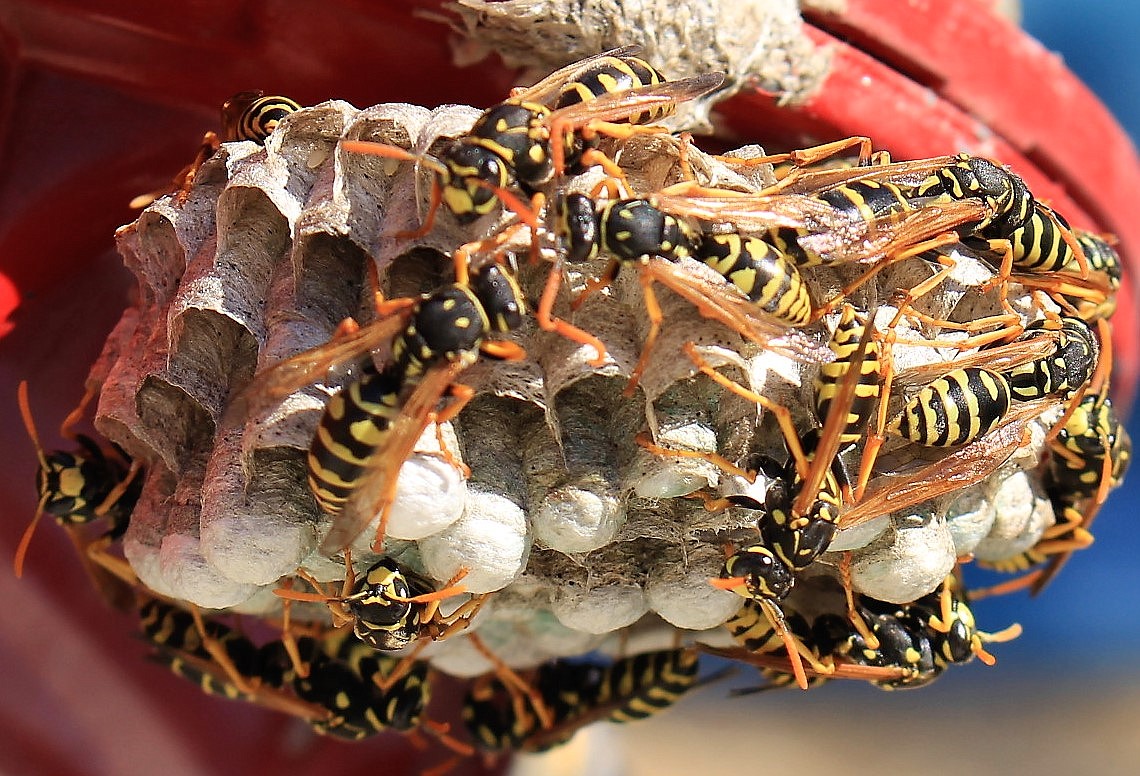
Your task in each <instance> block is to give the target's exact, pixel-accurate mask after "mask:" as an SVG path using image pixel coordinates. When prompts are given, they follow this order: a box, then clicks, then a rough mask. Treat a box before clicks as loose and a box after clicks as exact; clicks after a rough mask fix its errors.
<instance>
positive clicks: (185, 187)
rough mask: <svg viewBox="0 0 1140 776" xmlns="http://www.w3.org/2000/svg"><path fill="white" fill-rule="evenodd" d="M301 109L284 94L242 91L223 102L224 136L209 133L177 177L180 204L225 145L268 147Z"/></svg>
mask: <svg viewBox="0 0 1140 776" xmlns="http://www.w3.org/2000/svg"><path fill="white" fill-rule="evenodd" d="M300 109H301V106H300V105H299V104H297V103H296V102H294V101H293V100H291V99H289V98H288V97H282V96H280V95H272V96H266V95H265V92H262V91H249V92H238V93H237V94H235V95H234V96H233V97H230V98H229V99H228V100H226V101H225V102H224V103H222V134H221V136H220V137H219V136H218V134H217V133H216V132H212V131H211V132H207V133H206V134H205V135H203V137H202V144H201V146H199V148H198V153H197V154H196V155H195V156H194V160H193V161H192V162H190V164H188V165H186V166H185V167H183V168H182V170H180V171H179V173H178V174H177V175H175V176H174V181H173V184H172V188H171V191H176V192H178V197H179V201H182V200H183V199H185V197H186V196H187V195H188V194H189V193H190V187H191V186H193V184H194V176H195V175H197V173H198V170H199V168H201V166H202V165H203V164H205V163H206V160H208V159H209V158H210V157H211V156H213V155H214V154H215V153H216V152H217V150H218V149H219V148H220V147H221V144H222V143H230V142H237V141H242V140H250V141H253V142H254V143H257V144H259V145H264V143H265V139H266V138H267V137H269V135H270V134H271V133H272V132H273V130H275V129H276V128H277V125H278V124H279V123H281V120H282V119H283V118H285V117H286V116H288V115H289V114H290V113H293V112H295V111H299V110H300ZM164 193H165V192H164V191H158V192H151V193H149V194H142V195H140V196H137V197H135V198H134V199H132V200H131V203H130V207H131V209H133V210H139V209H142V208H144V207H146V206H147V205H149V204H150V203H151V202H154V201H155V200H156V199H158V198H159V197H160V196H162V195H163V194H164Z"/></svg>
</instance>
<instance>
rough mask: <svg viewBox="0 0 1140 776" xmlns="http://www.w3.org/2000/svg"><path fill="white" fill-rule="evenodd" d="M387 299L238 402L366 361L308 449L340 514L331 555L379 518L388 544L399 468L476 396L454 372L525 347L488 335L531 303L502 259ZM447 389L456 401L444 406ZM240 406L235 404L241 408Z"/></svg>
mask: <svg viewBox="0 0 1140 776" xmlns="http://www.w3.org/2000/svg"><path fill="white" fill-rule="evenodd" d="M464 269H466V267H465V266H464ZM384 307H385V308H386V309H387V308H394V311H393V310H392V309H388V312H389V314H388V315H387V316H386V317H382V318H380V319H379V320H377V321H375V322H373V323H371V324H369V325H367V326H365V327H362V328H361V327H358V326H356V325H355V323H350V324H348V325H345V324H342V327H341V329H340V330H338V332H337V334H336V335H334V337H333V339H332V341H331V342H329V343H327V344H325V345H320V346H317V347H315V348H312V349H310V350H307V351H305V352H303V353H300V354H298V355H296V356H293V357H292V358H289V359H286V360H285V361H282V362H281V363H279V364H276V365H274V366H273V367H270V368H269V369H267V370H265V371H263V372H261V373H260V374H259V375H257V376H256V377H255V378H254V380H253V381H252V382H251V383H250V385H249V386H247V387H246V388H245V389H244V390H243V392H242V394H241V395H240V397H239V400H238V401H237V402H235V404H234V407H238V408H243V409H244V408H248V406H250V405H253V406H255V407H261V406H265V405H266V404H269V403H271V402H273V401H275V400H280V399H282V398H284V397H285V396H287V395H289V394H290V393H292V392H293V391H295V390H298V389H300V388H303V387H305V386H307V385H310V384H312V383H314V382H316V381H318V380H320V379H321V378H322V377H323V376H324V375H325V373H326V372H328V370H329V369H331V368H332V367H334V366H338V365H342V364H347V363H354V362H356V363H359V364H360V366H359V375H358V376H357V377H356V378H355V379H353V380H351V381H350V382H349V383H348V384H347V385H346V386H345V387H344V388H343V389H342V390H341V391H340V392H339V393H337V394H334V395H333V397H332V398H331V399H330V400H329V404H328V406H327V407H326V410H325V413H324V415H323V416H322V418H321V420H320V423H319V424H318V428H317V433H316V435H315V437H314V441H313V444H312V447H311V448H310V451H309V456H308V466H309V483H310V486H311V488H312V490H313V493H314V496H315V497H316V499H317V502H318V504H319V505H320V506H321V508H322V509H323V510H324V511H326V512H328V513H329V514H331V515H333V518H334V521H333V525H332V528H331V529H330V531H329V533H328V535H327V536H325V538H324V540H323V541H322V542H321V545H320V550H321V552H323V553H325V554H331V553H334V552H336V551H338V550H341V549H343V548H344V547H346V546H347V545H348V544H349V543H351V542H352V541H353V540H354V539H355V538H356V537H357V536H358V535H359V534H360V533H361V532H362V531H364V529H365V528H366V527H367V526H368V524H369V523H370V522H371V521H372V520H373V519H376V518H377V516H379V520H378V526H377V529H376V539H375V541H374V542H373V544H374V546H375V547H376V548H377V549H378V548H379V547H380V546H381V544H382V543H383V539H384V531H385V528H386V526H387V517H388V512H389V510H390V509H391V506H392V502H393V500H394V499H395V495H396V482H397V475H398V473H399V469H400V467H401V466H402V465H403V463H404V461H406V460H407V458H408V457H409V456H410V455H411V453H412V451H413V449H414V448H415V444H416V442H417V441H418V439H419V437H420V435H421V434H422V433H423V431H424V430H425V429H426V428H427V426H428V425H429V423H431V422H432V421H433V420H434V421H435V422H437V423H442V422H445V421H447V420H449V419H450V418H452V417H454V416H455V415H456V414H457V413H458V412H459V410H460V409H461V408H462V407H463V405H464V404H465V403H466V402H467V400H469V399H470V397H471V392H470V390H469V389H467V388H466V386H461V385H459V384H457V383H456V382H455V378H456V377H457V376H458V375H459V373H461V372H462V371H463V370H464V369H466V368H467V367H468V366H470V365H471V364H473V363H475V361H476V360H477V359H478V358H479V354H480V352H483V353H487V354H490V355H492V356H494V357H497V358H509V359H515V358H521V357H522V355H523V353H522V350H521V348H519V347H518V346H517V345H514V344H513V343H510V342H504V341H490V340H488V339H487V336H488V335H489V334H492V333H503V331H505V330H507V329H510V328H514V327H516V326H518V325H519V323H521V321H522V314H523V310H524V309H525V301H524V300H523V298H522V292H521V291H520V290H519V288H518V285H517V284H516V282H515V281H514V278H513V277H512V276H511V275H510V274H508V273H507V271H506V270H505V269H504V268H503V267H501V266H500V265H498V264H494V263H491V264H487V265H485V266H483V267H480V268H478V269H477V270H475V271H472V272H471V273H470V276H469V277H467V276H464V277H463V278H462V279H461V281H460V282H458V283H454V284H451V285H447V286H444V287H442V288H440V289H438V290H436V291H433V292H432V293H430V294H425V295H424V296H421V297H420V298H418V299H405V300H398V301H394V302H389V303H385V305H384ZM387 345H390V351H391V353H390V356H389V358H388V360H387V361H386V362H385V365H384V366H383V367H382V368H377V367H376V365H375V364H374V363H373V361H372V359H371V357H370V356H369V354H370V353H371V352H372V351H374V350H378V349H381V348H383V347H385V346H387ZM447 395H451V396H452V397H454V398H455V401H454V403H453V404H452V405H450V406H449V407H447V408H446V409H445V410H442V411H437V407H438V405H439V402H440V401H441V400H442V399H443V398H444V397H445V396H447ZM234 407H231V408H230V410H228V412H229V413H231V414H232V413H235V412H237V411H238V410H236V409H234Z"/></svg>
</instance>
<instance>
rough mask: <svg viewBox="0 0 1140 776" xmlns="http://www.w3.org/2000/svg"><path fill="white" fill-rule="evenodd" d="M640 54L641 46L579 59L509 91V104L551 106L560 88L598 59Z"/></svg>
mask: <svg viewBox="0 0 1140 776" xmlns="http://www.w3.org/2000/svg"><path fill="white" fill-rule="evenodd" d="M640 53H641V46H622V47H620V48H615V49H610V50H609V51H603V52H601V53H600V54H594V55H593V56H589V57H586V58H585V59H579V60H578V61H577V62H571V63H570V64H568V65H566V66H565V67H560V68H558V69H557V70H555V71H554V72H553V73H551V74H550V75H548V76H546V77H545V78H543V79H542V80H541V81H539V82H537V83H535V84H532V85H531V86H522V87H519V88H517V89H513V90H511V99H510V101H511V102H538V103H541V104H543V105H553V104H554V103H555V102H557V100H558V96H559V95H560V94H561V93H562V87H563V86H565V85H566V84H568V83H570V82H571V81H573V80H574V79H575V78H577V77H578V75H579V74H580V73H581V72H582V71H583V70H585V69H586V68H588V67H590V66H591V65H593V64H594V63H595V62H597V61H598V60H600V59H605V58H606V57H617V58H618V59H621V58H623V57H634V56H637V55H638V54H640Z"/></svg>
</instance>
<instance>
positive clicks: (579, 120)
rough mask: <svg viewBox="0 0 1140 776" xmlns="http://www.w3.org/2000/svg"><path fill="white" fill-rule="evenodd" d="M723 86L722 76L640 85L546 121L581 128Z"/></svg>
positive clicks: (563, 110) (558, 112)
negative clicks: (591, 123) (594, 122)
mask: <svg viewBox="0 0 1140 776" xmlns="http://www.w3.org/2000/svg"><path fill="white" fill-rule="evenodd" d="M722 83H724V74H722V73H703V74H701V75H698V76H693V77H692V78H682V79H680V80H677V81H667V82H665V83H663V84H651V85H649V86H639V87H637V88H635V89H626V90H624V91H620V92H613V93H612V94H605V95H602V96H600V97H598V98H597V99H593V100H586V101H585V102H579V103H575V104H573V105H568V106H566V107H565V108H560V109H559V110H556V111H554V112H553V113H551V114H550V116H549V117H548V119H547V122H548V124H552V125H553V124H556V123H557V124H560V125H569V126H572V127H581V126H585V125H586V124H588V123H590V122H591V121H621V120H623V119H626V118H628V117H629V116H632V115H633V114H635V113H640V112H641V111H644V110H648V109H650V108H654V107H658V106H664V105H669V104H673V103H679V102H686V101H688V100H692V99H695V98H697V97H700V96H701V95H702V94H707V93H709V92H711V91H712V90H713V89H715V88H717V87H718V86H720V85H721V84H722Z"/></svg>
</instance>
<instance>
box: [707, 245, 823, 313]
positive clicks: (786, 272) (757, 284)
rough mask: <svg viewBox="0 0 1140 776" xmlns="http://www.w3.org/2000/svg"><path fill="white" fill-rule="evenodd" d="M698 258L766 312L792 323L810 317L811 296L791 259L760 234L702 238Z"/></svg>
mask: <svg viewBox="0 0 1140 776" xmlns="http://www.w3.org/2000/svg"><path fill="white" fill-rule="evenodd" d="M695 258H696V259H697V260H698V261H702V262H704V263H705V264H706V265H708V266H709V267H712V268H713V269H714V270H716V272H717V273H718V274H720V275H722V276H723V277H724V278H725V279H726V280H727V281H728V282H730V283H732V284H733V285H734V286H736V287H737V288H738V289H740V290H741V291H742V292H743V293H744V294H745V295H746V296H747V297H748V298H749V299H751V300H752V301H753V302H755V303H756V306H757V307H759V308H760V309H761V310H762V311H763V312H766V313H768V314H769V315H773V316H775V317H776V318H779V319H780V320H782V321H785V322H786V323H788V324H789V325H791V326H804V325H806V324H807V322H808V321H809V320H810V319H811V297H810V296H809V295H808V290H807V286H806V285H805V284H804V281H803V278H802V277H801V276H800V272H799V270H798V269H797V268H796V265H795V263H793V262H792V260H791V259H790V258H788V257H787V256H785V255H784V254H783V253H781V252H780V251H779V250H778V249H777V248H776V247H775V246H773V245H769V244H768V243H766V242H764V241H763V240H761V239H760V238H758V237H743V236H741V235H740V234H738V233H736V232H731V233H729V234H716V235H708V236H706V237H703V238H702V239H701V243H700V246H699V247H698V248H697V252H696V255H695Z"/></svg>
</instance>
